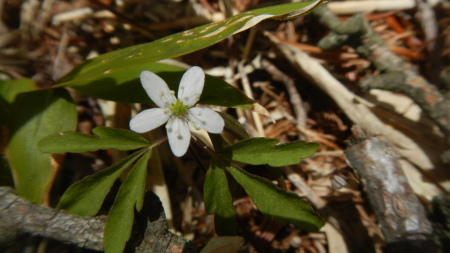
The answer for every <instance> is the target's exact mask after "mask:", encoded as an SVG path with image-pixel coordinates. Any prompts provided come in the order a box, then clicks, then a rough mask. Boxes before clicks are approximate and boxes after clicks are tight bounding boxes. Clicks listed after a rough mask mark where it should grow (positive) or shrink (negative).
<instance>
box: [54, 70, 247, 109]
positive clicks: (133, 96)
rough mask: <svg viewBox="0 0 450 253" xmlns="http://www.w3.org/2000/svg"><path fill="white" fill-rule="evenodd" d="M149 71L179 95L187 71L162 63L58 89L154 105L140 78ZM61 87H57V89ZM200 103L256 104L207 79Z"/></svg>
mask: <svg viewBox="0 0 450 253" xmlns="http://www.w3.org/2000/svg"><path fill="white" fill-rule="evenodd" d="M144 70H148V71H152V72H154V73H156V74H157V75H159V76H160V77H161V78H162V79H164V80H165V81H166V82H167V84H168V85H169V87H170V89H171V90H174V91H177V90H178V85H179V83H180V80H181V77H182V76H183V74H184V72H186V69H183V68H180V67H176V66H172V65H168V64H164V63H158V62H147V63H143V64H140V65H137V66H135V67H134V68H131V69H128V70H127V71H126V72H114V73H113V74H111V75H108V78H107V79H105V78H100V79H94V80H92V81H85V80H84V79H82V80H80V81H79V82H69V83H68V84H64V83H63V84H60V85H58V86H65V85H67V86H71V87H72V88H74V89H76V90H77V91H79V92H81V93H85V94H88V95H91V96H93V97H98V98H103V99H107V100H114V101H120V102H127V103H151V102H152V101H151V100H150V98H149V97H148V95H147V93H145V91H144V89H143V88H142V85H141V82H140V80H139V75H140V74H141V72H142V71H144ZM56 87H57V86H56ZM199 103H201V104H210V105H219V106H226V107H239V108H243V109H251V108H252V104H253V103H255V101H253V100H251V99H249V98H248V97H246V96H245V95H244V94H242V92H241V91H239V90H238V89H236V88H235V87H233V86H231V85H229V84H228V83H226V82H225V81H223V80H221V79H218V78H215V77H212V76H208V75H206V79H205V86H204V89H203V93H202V95H201V97H200V101H199Z"/></svg>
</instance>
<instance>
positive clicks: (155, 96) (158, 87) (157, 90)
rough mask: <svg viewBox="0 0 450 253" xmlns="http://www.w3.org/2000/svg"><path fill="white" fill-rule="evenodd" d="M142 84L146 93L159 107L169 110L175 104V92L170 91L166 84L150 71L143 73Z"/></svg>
mask: <svg viewBox="0 0 450 253" xmlns="http://www.w3.org/2000/svg"><path fill="white" fill-rule="evenodd" d="M141 83H142V87H144V90H145V92H147V95H148V96H149V97H150V99H151V100H152V101H153V103H155V104H156V105H157V106H159V107H161V108H168V107H170V105H171V104H172V103H173V102H175V100H176V98H175V95H174V91H172V90H170V89H169V87H168V86H167V84H166V82H165V81H164V80H163V79H161V77H159V76H157V75H156V74H155V73H153V72H150V71H142V73H141Z"/></svg>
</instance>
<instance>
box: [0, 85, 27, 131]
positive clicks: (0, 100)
mask: <svg viewBox="0 0 450 253" xmlns="http://www.w3.org/2000/svg"><path fill="white" fill-rule="evenodd" d="M35 89H36V87H35V83H34V81H33V80H31V79H14V80H8V81H5V80H0V125H8V124H9V117H10V113H11V104H12V102H13V101H14V99H15V98H16V96H17V95H18V94H19V93H22V92H27V91H33V90H35Z"/></svg>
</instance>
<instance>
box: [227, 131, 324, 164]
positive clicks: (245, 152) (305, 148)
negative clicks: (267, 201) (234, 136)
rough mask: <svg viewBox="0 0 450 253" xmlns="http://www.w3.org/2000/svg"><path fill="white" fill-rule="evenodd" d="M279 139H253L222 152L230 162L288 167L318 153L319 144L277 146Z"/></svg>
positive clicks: (302, 143)
mask: <svg viewBox="0 0 450 253" xmlns="http://www.w3.org/2000/svg"><path fill="white" fill-rule="evenodd" d="M278 142H279V140H277V139H271V138H251V139H245V140H242V141H240V142H237V143H235V144H233V145H231V146H229V147H226V148H224V149H223V150H222V151H221V154H223V155H224V156H225V157H227V158H228V159H230V160H233V161H238V162H243V163H248V164H253V165H261V164H268V165H270V166H274V167H278V166H287V165H292V164H297V163H299V162H300V159H301V158H305V157H309V156H311V155H313V154H314V152H316V150H317V148H318V147H319V144H317V143H312V142H311V143H306V142H303V141H296V142H290V143H285V144H280V145H276V144H277V143H278Z"/></svg>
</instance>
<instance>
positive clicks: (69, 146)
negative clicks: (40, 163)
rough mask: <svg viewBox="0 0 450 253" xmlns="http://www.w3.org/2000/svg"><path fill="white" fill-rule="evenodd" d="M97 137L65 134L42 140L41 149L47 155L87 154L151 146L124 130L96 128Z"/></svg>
mask: <svg viewBox="0 0 450 253" xmlns="http://www.w3.org/2000/svg"><path fill="white" fill-rule="evenodd" d="M92 132H93V133H94V134H95V135H87V134H82V133H77V132H63V133H61V134H53V135H49V136H46V137H44V138H42V140H41V141H39V145H38V146H39V148H40V149H41V151H42V152H46V153H65V152H73V153H78V152H86V151H97V150H101V149H118V150H133V149H138V148H142V147H145V146H148V145H149V142H148V141H147V140H146V139H144V138H143V137H141V136H140V135H138V134H136V133H134V132H132V131H129V130H124V129H114V128H109V127H96V128H94V129H93V130H92Z"/></svg>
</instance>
